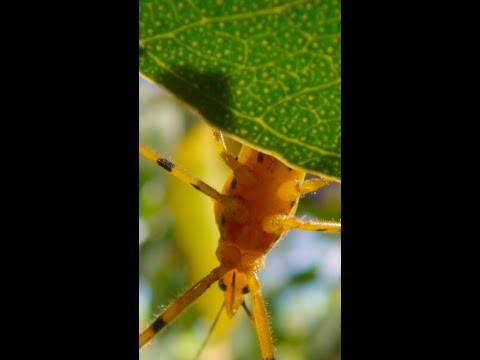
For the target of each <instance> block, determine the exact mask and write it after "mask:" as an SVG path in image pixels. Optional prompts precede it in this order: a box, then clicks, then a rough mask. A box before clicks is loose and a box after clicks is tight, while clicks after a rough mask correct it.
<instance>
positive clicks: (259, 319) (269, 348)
mask: <svg viewBox="0 0 480 360" xmlns="http://www.w3.org/2000/svg"><path fill="white" fill-rule="evenodd" d="M248 287H249V288H250V294H251V298H252V310H253V318H254V323H255V330H256V332H257V336H258V342H259V343H260V352H261V353H262V359H263V360H274V356H273V341H272V334H271V332H270V325H269V323H268V314H267V308H266V307H265V300H264V299H263V296H262V293H261V292H260V281H259V280H258V278H257V275H256V274H253V276H252V277H251V278H250V280H249V282H248Z"/></svg>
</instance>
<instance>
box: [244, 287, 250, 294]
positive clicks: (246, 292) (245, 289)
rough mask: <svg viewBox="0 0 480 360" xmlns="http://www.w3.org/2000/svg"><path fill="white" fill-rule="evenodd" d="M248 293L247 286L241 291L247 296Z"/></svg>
mask: <svg viewBox="0 0 480 360" xmlns="http://www.w3.org/2000/svg"><path fill="white" fill-rule="evenodd" d="M249 292H250V289H249V288H248V285H247V286H245V287H244V288H243V289H242V294H248V293H249Z"/></svg>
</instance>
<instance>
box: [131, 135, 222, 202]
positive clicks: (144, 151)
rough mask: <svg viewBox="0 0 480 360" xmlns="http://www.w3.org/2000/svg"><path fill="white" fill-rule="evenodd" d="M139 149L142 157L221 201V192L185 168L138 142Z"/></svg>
mask: <svg viewBox="0 0 480 360" xmlns="http://www.w3.org/2000/svg"><path fill="white" fill-rule="evenodd" d="M139 150H140V155H142V156H143V157H144V158H146V159H148V160H150V161H152V162H154V163H155V164H157V165H159V166H160V167H162V168H164V169H165V170H167V171H168V172H170V173H171V174H172V175H174V176H175V177H177V178H178V179H180V180H182V181H184V182H186V183H187V184H190V185H191V186H193V187H194V188H195V189H197V190H198V191H200V192H202V193H204V194H205V195H207V196H209V197H211V198H212V199H214V200H217V201H218V202H220V203H223V198H224V196H223V195H222V194H221V193H219V192H218V191H217V190H215V189H214V188H213V187H211V186H210V185H208V184H206V183H204V182H203V181H201V180H199V179H197V178H196V177H195V176H192V175H190V174H189V173H188V172H186V171H185V170H182V169H180V168H178V167H177V166H176V165H175V164H173V163H172V162H170V161H168V160H167V159H165V158H164V157H162V156H160V155H157V154H156V153H155V152H154V151H153V150H151V149H149V148H148V147H146V146H145V145H142V144H140V147H139Z"/></svg>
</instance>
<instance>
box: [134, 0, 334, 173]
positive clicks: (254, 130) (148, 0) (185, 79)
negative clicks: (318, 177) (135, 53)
mask: <svg viewBox="0 0 480 360" xmlns="http://www.w3.org/2000/svg"><path fill="white" fill-rule="evenodd" d="M139 49H140V72H141V73H142V74H143V75H144V76H145V77H146V78H149V79H150V80H151V81H153V82H155V83H157V84H159V85H161V86H162V87H163V88H165V89H167V90H168V91H170V92H172V93H173V94H174V95H176V96H177V97H178V98H179V99H181V100H182V101H183V102H184V103H185V104H186V105H188V106H189V107H191V108H193V109H194V110H196V111H197V112H198V113H200V114H201V115H202V116H203V117H204V118H205V119H206V120H207V121H208V122H210V123H211V124H212V125H214V126H216V127H217V128H220V129H221V130H223V131H225V132H226V133H228V134H229V135H230V136H232V137H234V138H236V139H238V140H240V141H241V142H244V143H247V144H249V145H251V146H253V147H254V148H257V149H260V150H263V151H264V152H266V153H269V154H272V155H275V156H277V157H279V158H281V159H283V160H284V161H286V162H287V163H289V164H290V165H293V166H295V167H301V168H304V169H306V170H308V171H310V172H315V173H319V174H323V175H325V176H327V177H330V178H334V179H340V176H341V173H340V1H339V0H329V1H327V0H318V1H317V0H293V1H281V0H271V1H267V0H243V1H242V0H223V1H222V0H210V1H206V0H190V1H186V0H179V1H173V0H140V40H139Z"/></svg>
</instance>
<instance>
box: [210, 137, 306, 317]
mask: <svg viewBox="0 0 480 360" xmlns="http://www.w3.org/2000/svg"><path fill="white" fill-rule="evenodd" d="M238 161H239V162H240V163H241V164H244V165H246V166H248V168H249V169H250V170H252V173H253V174H254V176H255V180H254V182H253V183H252V182H251V181H250V182H247V183H245V181H242V180H243V179H242V177H241V176H239V177H236V176H235V175H234V174H232V175H230V177H229V178H228V180H227V181H226V183H225V186H224V188H223V194H225V195H228V196H231V197H234V198H236V199H238V200H239V201H241V202H242V203H243V204H244V206H245V209H246V211H247V212H248V213H247V214H246V216H245V218H246V220H245V221H242V222H238V220H237V219H235V217H234V216H231V215H230V213H229V212H228V211H224V206H223V205H222V204H220V203H218V202H217V203H215V216H216V220H217V225H218V228H219V230H220V240H219V244H218V248H217V251H216V255H217V258H218V260H219V261H220V263H222V264H224V265H225V266H227V267H229V268H233V269H232V270H231V271H229V272H228V273H227V274H226V275H225V276H224V277H223V284H225V287H226V289H225V305H226V310H227V314H228V315H229V316H230V317H231V316H233V315H234V314H235V313H236V311H237V309H238V308H239V307H240V306H241V304H242V302H243V293H242V289H243V288H244V287H245V286H247V282H248V279H249V278H250V277H251V276H252V275H253V274H254V273H257V272H258V271H259V270H260V269H261V268H262V267H263V265H264V257H265V255H266V254H267V253H268V252H269V251H270V249H271V248H272V247H273V246H274V245H275V244H276V243H277V242H278V240H280V238H281V237H282V236H283V234H284V233H285V232H266V231H264V229H263V226H262V223H263V221H264V219H265V218H266V217H267V216H271V215H276V214H279V215H287V216H293V215H294V214H295V211H296V209H297V205H298V199H296V200H294V201H289V200H282V199H281V198H280V197H279V194H278V193H279V190H280V189H281V186H282V185H283V184H285V183H286V182H291V181H295V182H301V181H303V179H304V178H305V172H304V171H300V170H294V169H292V168H290V167H288V166H286V165H285V164H283V163H282V162H280V161H279V160H277V159H276V158H274V157H272V156H269V155H266V154H263V153H260V152H258V151H255V150H253V149H251V148H249V147H247V146H243V147H242V149H241V151H240V154H239V156H238ZM234 271H235V272H236V274H235V286H234V287H233V286H231V284H232V280H233V272H234Z"/></svg>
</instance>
